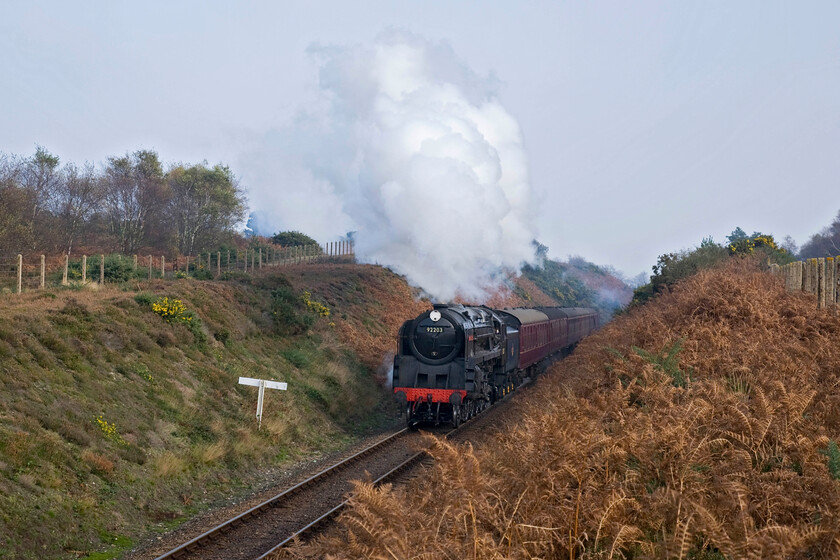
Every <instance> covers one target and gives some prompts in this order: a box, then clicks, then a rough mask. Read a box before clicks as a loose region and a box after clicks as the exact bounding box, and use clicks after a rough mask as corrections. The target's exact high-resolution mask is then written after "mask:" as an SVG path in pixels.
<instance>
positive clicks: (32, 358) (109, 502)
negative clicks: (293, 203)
mask: <svg viewBox="0 0 840 560" xmlns="http://www.w3.org/2000/svg"><path fill="white" fill-rule="evenodd" d="M281 272H282V275H278V274H277V273H276V271H269V273H266V274H265V275H261V276H257V277H253V278H251V277H248V278H244V279H242V281H240V280H239V279H237V278H234V279H233V280H231V281H229V282H203V281H197V280H191V281H188V282H187V281H174V282H166V281H161V280H155V281H152V282H143V283H142V289H140V287H139V285H138V286H135V287H137V289H136V290H132V289H128V290H125V289H122V288H113V289H112V288H107V287H106V288H104V289H98V290H96V291H92V290H89V289H83V288H80V289H67V290H63V289H59V290H54V291H51V292H50V295H49V296H46V297H45V296H44V294H38V293H37V292H36V293H27V294H24V295H22V296H14V297H12V296H3V297H2V298H0V319H1V320H0V359H2V372H3V375H2V376H0V512H2V515H0V557H11V558H23V559H28V558H49V559H65V558H79V557H87V558H116V557H119V556H120V555H121V554H123V552H124V551H125V550H126V548H127V547H129V546H131V544H130V543H131V542H132V541H137V540H140V539H142V538H143V536H144V535H146V534H147V533H148V532H150V531H156V530H160V529H161V528H162V527H169V526H172V525H173V524H177V523H180V522H181V521H183V519H184V518H185V517H186V516H188V515H190V514H192V513H194V512H195V511H197V510H199V509H201V508H203V507H207V504H209V503H212V502H213V501H215V500H218V499H219V498H220V497H223V496H228V495H230V494H231V493H233V494H235V493H242V492H247V490H248V489H249V488H251V487H253V486H254V485H257V484H261V479H260V477H261V476H262V474H261V473H263V472H264V471H265V469H267V468H274V467H280V466H283V465H286V464H288V463H290V462H292V461H294V460H296V459H297V458H299V457H303V456H311V455H312V454H313V453H317V452H319V451H321V452H323V451H326V450H332V449H335V448H336V447H338V446H341V445H346V444H347V443H348V442H349V441H352V440H353V438H355V437H357V436H359V435H362V434H363V433H364V431H365V430H367V429H374V428H377V427H382V426H384V425H386V424H387V423H388V422H389V421H393V418H392V417H390V416H388V415H382V414H381V413H380V411H381V408H382V407H386V408H387V406H389V403H390V395H389V394H388V393H387V392H386V391H385V390H384V389H383V388H382V387H381V386H380V385H379V384H378V383H377V381H376V380H375V378H374V376H373V375H372V370H371V369H370V368H369V366H368V365H367V364H375V365H378V363H379V362H380V361H381V359H382V354H383V353H384V352H385V351H386V350H387V349H390V348H391V347H392V346H393V340H394V338H395V336H396V329H397V328H398V327H399V325H400V324H401V322H402V321H403V320H405V319H407V318H408V317H410V316H413V315H415V314H416V313H417V312H419V310H420V309H421V308H423V307H424V306H425V304H424V303H422V302H417V301H416V300H415V299H414V298H413V297H412V296H411V290H410V289H409V288H408V287H407V286H406V285H405V283H404V282H403V281H402V280H401V279H400V278H398V277H396V276H395V275H393V274H391V273H389V272H387V271H384V270H383V269H379V268H375V267H363V266H345V265H319V266H313V267H297V268H289V269H285V270H283V271H281ZM345 280H349V281H350V283H351V284H352V285H354V286H363V287H364V289H363V290H361V291H359V290H357V289H355V288H354V289H352V292H353V297H352V298H350V297H345V295H346V292H347V290H348V288H346V287H345V286H344V281H345ZM277 290H281V291H282V292H283V294H284V296H283V298H281V303H282V304H283V305H286V306H287V307H288V309H286V311H288V312H289V313H292V314H294V319H295V321H294V325H293V327H294V328H293V329H284V328H278V326H277V321H276V320H275V319H271V318H270V316H271V312H272V309H277V305H278V300H277V297H276V296H273V295H272V292H273V291H277ZM305 291H308V292H309V293H310V301H318V302H329V305H330V308H331V316H329V317H318V316H317V313H315V312H312V311H311V310H310V309H309V307H310V306H308V305H307V304H305V302H304V301H302V300H301V295H302V294H304V292H305ZM163 297H168V298H170V301H171V300H172V299H177V300H179V301H181V302H183V305H184V306H185V308H186V311H185V312H184V313H181V314H179V315H178V319H177V320H174V321H167V320H166V319H165V318H164V317H161V316H160V315H158V314H156V313H155V312H154V311H153V307H152V306H153V304H154V303H155V302H160V301H162V298H163ZM284 298H285V299H284ZM374 301H376V302H379V301H384V302H388V305H386V306H384V307H382V308H378V307H375V306H373V302H374ZM368 307H370V308H372V309H374V308H375V309H377V311H374V313H379V315H378V319H377V318H374V320H375V321H378V322H379V323H381V324H382V325H384V327H382V328H381V329H380V330H378V331H376V332H371V331H368V332H362V331H361V330H360V329H361V328H362V327H361V325H362V323H361V319H360V318H361V317H363V316H365V315H366V314H369V313H370V311H367V308H368ZM316 311H317V310H316ZM188 313H190V314H192V315H191V316H192V317H194V319H192V320H190V321H187V320H185V319H182V317H187V316H190V315H188ZM342 315H343V316H345V317H347V319H342V318H341V316H342ZM331 321H334V322H335V326H330V325H329V323H330V322H331ZM301 326H303V328H301ZM289 331H294V332H289ZM374 367H375V366H374ZM240 375H244V376H248V377H257V378H263V379H276V380H282V381H286V382H288V383H289V391H284V392H279V391H275V392H268V394H267V395H266V403H265V412H264V417H263V425H262V429H258V428H257V423H256V421H255V419H254V406H255V404H256V391H254V390H253V388H252V387H243V386H239V385H237V383H236V379H237V377H238V376H240ZM102 535H106V536H107V537H106V538H103V537H102ZM114 539H116V540H114ZM129 539H130V540H129Z"/></svg>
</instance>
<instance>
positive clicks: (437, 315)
mask: <svg viewBox="0 0 840 560" xmlns="http://www.w3.org/2000/svg"><path fill="white" fill-rule="evenodd" d="M429 319H431V320H432V321H434V322H435V323H437V322H438V321H440V311H438V310H437V309H435V310H434V311H432V312H431V313H429Z"/></svg>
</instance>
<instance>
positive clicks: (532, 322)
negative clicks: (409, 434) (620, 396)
mask: <svg viewBox="0 0 840 560" xmlns="http://www.w3.org/2000/svg"><path fill="white" fill-rule="evenodd" d="M596 328H598V313H597V311H596V310H594V309H587V308H576V307H574V308H561V307H539V308H534V309H526V308H514V309H504V310H499V309H490V308H489V307H484V306H481V307H465V306H463V305H435V306H434V309H432V310H430V311H427V312H425V313H423V314H421V315H420V316H419V317H417V318H416V319H413V320H410V321H406V322H405V323H404V324H403V326H402V327H401V328H400V333H399V340H398V348H397V355H396V356H395V358H394V374H393V387H394V393H395V396H396V397H397V399H398V400H399V401H400V403H401V404H402V405H404V406H405V410H406V415H407V421H408V425H409V426H416V425H417V424H420V423H433V424H439V423H442V422H451V423H452V424H453V425H454V426H458V425H459V424H460V423H461V421H462V420H464V419H467V418H470V417H471V416H473V415H475V414H477V413H478V412H480V411H481V410H483V409H484V408H485V407H486V406H488V405H489V404H492V403H493V402H494V401H495V400H496V399H498V398H500V397H502V396H504V395H506V394H507V393H509V392H510V391H512V390H513V389H514V388H516V387H517V386H518V385H519V384H520V383H521V382H522V380H523V378H524V377H526V376H528V375H530V374H531V373H533V371H534V370H535V369H536V368H537V367H538V366H539V364H540V363H542V362H543V360H546V359H547V358H549V357H551V356H553V355H556V354H558V353H564V352H568V351H569V350H571V348H572V347H574V345H575V344H577V342H578V341H579V340H580V339H581V338H583V337H584V336H586V335H587V334H589V333H590V332H592V331H593V330H595V329H596Z"/></svg>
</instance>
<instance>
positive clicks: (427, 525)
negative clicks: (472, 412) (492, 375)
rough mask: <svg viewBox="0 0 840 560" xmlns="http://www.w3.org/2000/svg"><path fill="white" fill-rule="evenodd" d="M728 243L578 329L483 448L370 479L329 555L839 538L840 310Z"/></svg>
mask: <svg viewBox="0 0 840 560" xmlns="http://www.w3.org/2000/svg"><path fill="white" fill-rule="evenodd" d="M760 265H761V263H760V262H756V259H752V258H748V259H729V260H727V261H725V262H724V263H722V264H721V265H720V266H718V267H715V268H713V269H704V270H702V271H700V272H699V273H698V274H696V275H694V276H692V277H690V278H687V279H685V280H683V281H682V282H680V283H678V284H676V285H675V286H674V287H673V288H672V289H671V290H670V291H669V292H668V293H664V294H662V295H661V296H660V297H657V298H655V299H654V300H652V301H650V302H649V303H647V304H646V305H644V306H639V307H636V308H634V309H632V310H631V311H629V312H628V313H626V314H623V315H622V316H620V317H618V318H617V319H616V320H615V321H613V322H612V323H611V324H609V325H607V326H606V327H605V328H604V329H602V330H601V331H599V332H598V333H596V334H594V335H592V336H591V337H589V338H587V339H586V340H584V341H583V342H582V343H581V344H580V345H579V346H578V348H577V350H576V351H575V352H574V354H572V356H571V357H569V358H567V359H566V360H564V361H563V362H561V363H559V364H557V365H556V366H555V367H554V368H553V369H552V370H550V371H549V373H548V375H546V376H543V378H541V379H540V380H539V381H538V382H537V386H536V387H534V388H533V389H531V390H528V391H527V393H525V394H522V395H520V399H519V401H518V402H519V405H518V410H517V411H516V412H515V413H514V414H512V415H511V416H510V417H508V419H507V422H506V424H505V425H504V426H502V427H500V429H499V430H498V432H497V433H495V434H492V435H491V436H490V437H489V438H488V439H487V441H484V442H481V445H477V446H476V447H475V448H473V447H471V446H470V445H452V444H450V443H447V442H445V441H444V440H438V439H433V443H434V450H433V455H434V457H435V463H434V465H432V466H430V467H429V468H428V472H427V473H426V474H424V475H423V476H420V477H417V478H415V480H414V482H413V483H412V484H411V485H409V486H407V487H405V488H399V487H391V486H384V487H382V488H378V489H376V488H372V487H371V486H370V485H369V484H365V483H360V484H359V486H358V492H357V493H356V495H355V496H354V497H353V498H352V503H353V507H352V508H351V509H350V510H349V511H348V512H347V513H345V514H343V516H342V519H341V523H342V524H343V527H344V528H345V530H346V533H344V534H343V535H341V536H336V537H331V538H330V539H327V540H324V541H321V542H318V543H315V544H313V545H310V546H306V547H301V548H299V549H297V550H295V551H292V552H291V553H290V554H289V556H294V557H311V558H332V559H333V560H340V559H345V558H386V557H388V558H393V557H396V558H409V557H418V556H427V557H430V558H432V557H434V558H512V559H516V558H522V559H526V558H634V559H635V558H694V559H703V560H712V559H715V560H718V559H720V560H722V559H723V558H833V557H837V556H838V555H840V540H838V539H837V535H838V534H840V515H838V513H837V512H840V481H839V480H840V452H838V445H837V444H838V441H839V440H840V414H838V412H837V411H838V410H840V406H838V405H840V388H839V387H840V319H838V317H837V316H835V315H832V314H830V313H827V312H825V311H824V310H817V309H816V305H815V302H814V300H813V297H812V296H807V295H804V294H789V293H786V292H785V291H784V289H783V286H782V285H781V282H780V281H779V280H778V279H777V278H774V277H772V276H770V275H769V274H766V273H764V272H762V271H761V270H760Z"/></svg>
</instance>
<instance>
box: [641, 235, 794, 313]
mask: <svg viewBox="0 0 840 560" xmlns="http://www.w3.org/2000/svg"><path fill="white" fill-rule="evenodd" d="M730 257H738V258H743V257H759V258H760V259H761V260H763V261H764V262H767V263H775V264H779V265H784V264H788V263H790V262H793V261H794V260H796V258H795V255H794V254H793V253H792V252H791V251H790V250H788V249H785V248H783V247H781V246H779V245H778V244H777V243H776V240H775V239H774V238H773V236H772V235H768V234H763V233H761V232H755V233H753V234H752V235H747V234H746V233H745V232H744V231H743V230H742V229H741V228H735V230H734V231H733V232H732V233H731V234H730V235H729V236H727V238H726V244H723V245H722V244H719V243H715V241H714V240H713V239H712V238H711V237H708V238H706V239H703V241H702V242H701V243H700V245H699V246H698V247H696V248H694V249H689V250H684V251H679V252H675V253H666V254H664V255H660V256H659V258H658V259H657V261H656V264H655V265H653V275H651V277H650V282H649V283H648V284H645V285H644V286H640V287H638V288H636V289H635V290H634V292H633V301H632V303H633V305H640V304H643V303H645V302H647V301H648V300H650V299H651V298H652V297H654V296H655V295H658V294H662V293H667V292H668V291H669V290H670V289H671V288H672V287H673V286H674V285H675V284H676V283H677V282H679V281H680V280H683V279H685V278H688V277H690V276H693V275H694V274H697V273H698V272H699V271H701V270H704V269H707V268H711V267H713V266H715V265H717V264H718V263H721V262H723V261H725V260H727V259H729V258H730Z"/></svg>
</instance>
